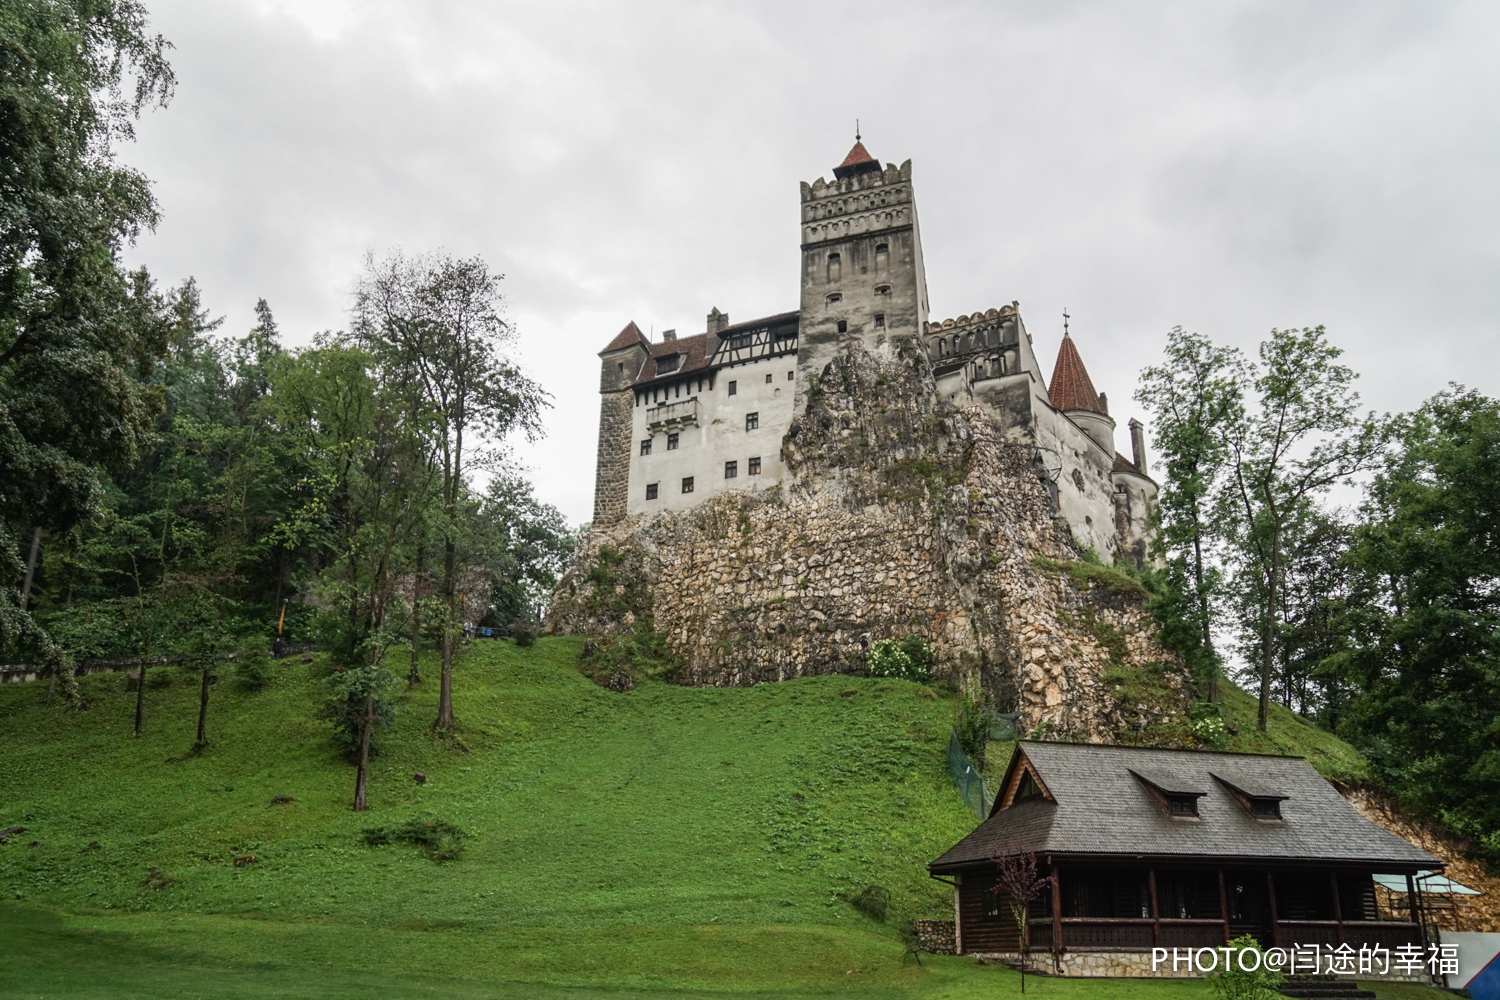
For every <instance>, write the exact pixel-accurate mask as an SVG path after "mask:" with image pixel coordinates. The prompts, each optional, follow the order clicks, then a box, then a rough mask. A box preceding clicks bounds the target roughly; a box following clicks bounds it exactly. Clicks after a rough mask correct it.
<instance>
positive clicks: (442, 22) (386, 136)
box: [123, 0, 1500, 521]
mask: <svg viewBox="0 0 1500 1000" xmlns="http://www.w3.org/2000/svg"><path fill="white" fill-rule="evenodd" d="M151 9H152V12H153V18H154V25H155V27H156V28H157V29H158V30H161V31H162V32H164V33H165V34H166V35H167V36H168V37H169V38H170V39H171V40H172V41H173V42H175V43H176V45H177V50H176V53H175V58H174V65H175V66H176V67H177V70H178V73H179V76H180V81H181V82H180V86H179V88H178V96H177V99H176V100H175V101H174V103H173V105H172V106H171V107H170V108H169V109H168V110H166V111H165V112H157V113H155V114H153V115H151V116H150V117H149V118H148V119H147V120H146V121H145V122H144V123H143V124H142V126H141V128H140V130H139V136H140V138H139V141H138V143H137V144H136V145H135V146H134V147H132V148H129V149H127V150H125V151H124V152H123V157H124V158H125V159H126V160H128V161H129V162H131V163H133V164H135V165H137V166H139V167H141V168H142V169H144V170H145V171H146V172H147V173H148V174H149V175H150V176H151V177H153V178H154V179H155V180H156V182H157V186H156V190H157V193H158V196H159V198H160V200H161V202H162V206H163V209H164V221H163V224H162V225H161V227H160V229H159V230H158V231H157V232H156V233H155V234H153V235H150V236H148V237H146V238H145V239H143V240H142V241H141V243H140V245H139V247H138V248H136V250H135V251H133V253H132V259H133V260H138V261H140V262H144V263H147V264H148V265H149V266H150V267H151V268H152V270H153V271H154V272H155V273H156V274H157V275H158V276H159V277H161V278H163V279H165V280H171V281H175V280H179V279H180V278H182V277H185V276H187V275H189V274H192V275H196V276H197V277H198V279H199V280H200V282H201V283H202V284H203V286H204V289H205V293H206V295H207V298H208V301H209V303H210V305H211V306H212V307H213V308H215V309H216V310H217V311H220V312H224V313H226V314H227V315H228V317H229V324H228V327H227V329H232V330H240V329H244V328H248V327H249V325H250V324H251V322H252V320H251V309H252V307H253V305H254V302H255V299H256V298H257V297H260V296H264V297H265V298H267V299H268V300H269V301H270V302H271V304H272V306H273V308H274V309H275V310H276V313H277V316H278V318H279V320H280V322H281V325H282V328H283V330H284V331H286V333H287V335H288V339H289V340H291V341H292V342H302V341H305V340H306V339H307V338H309V337H310V336H311V334H312V333H313V332H314V331H317V330H320V329H328V328H338V327H341V326H342V325H343V324H344V323H345V318H346V315H347V309H348V303H349V291H350V289H351V288H352V285H353V281H354V277H355V274H356V273H357V270H358V267H359V262H360V259H361V257H362V256H363V254H364V252H365V251H366V250H368V249H376V250H380V249H384V248H387V247H390V246H395V245H401V246H404V247H406V248H408V249H411V250H419V249H430V248H436V247H444V248H446V249H448V250H450V251H453V252H457V253H464V254H468V253H480V254H483V255H484V256H485V257H486V258H487V259H488V260H489V261H490V262H491V263H492V265H493V266H495V267H496V268H497V269H499V270H502V271H504V272H505V273H506V274H507V275H508V278H507V285H508V286H509V295H510V301H511V304H512V315H513V318H514V319H515V321H516V323H517V325H518V327H519V329H520V331H521V335H522V352H523V358H524V361H525V363H526V365H527V366H528V368H529V370H530V371H531V372H532V374H533V375H534V376H535V377H537V378H539V379H541V380H542V382H543V383H544V384H545V385H546V386H547V387H548V388H549V390H550V391H551V392H552V393H553V395H554V397H555V401H556V409H555V411H554V413H553V416H552V420H551V428H552V430H551V434H550V436H549V439H548V440H547V441H546V442H544V443H543V444H542V445H540V446H539V447H536V448H523V449H521V456H522V457H523V459H524V460H525V461H527V462H528V463H529V464H530V465H531V466H532V467H533V469H534V470H535V473H536V477H537V480H538V483H539V488H540V490H541V492H542V494H543V495H544V496H545V497H546V498H547V499H549V500H551V501H553V502H555V503H558V504H559V505H560V506H561V507H562V508H563V509H564V511H565V512H566V513H567V514H568V515H569V516H570V517H571V518H572V519H574V520H575V521H578V520H586V519H587V518H588V517H589V515H590V506H591V502H592V501H591V497H592V482H593V437H594V430H595V423H596V420H597V412H598V411H597V405H598V404H597V396H596V394H595V389H596V384H597V382H596V379H597V373H596V369H595V366H596V364H597V362H596V360H595V357H594V353H595V352H596V351H597V350H598V349H599V347H600V346H602V345H603V344H604V343H605V342H606V341H607V340H608V339H609V338H610V337H612V336H613V335H614V333H615V332H616V331H618V330H619V328H620V327H621V326H623V325H624V324H625V322H626V321H628V320H631V319H634V320H635V321H636V322H638V323H639V324H640V325H641V326H642V327H643V328H646V327H652V328H654V329H655V330H656V331H658V332H659V331H660V330H662V329H663V328H665V327H676V328H678V329H680V330H682V331H684V332H690V331H694V330H697V329H700V328H701V324H702V322H703V316H704V314H705V313H706V312H707V311H708V309H709V308H710V307H711V306H718V307H720V308H722V309H725V310H726V311H728V312H729V313H730V314H731V315H732V316H733V317H734V318H736V319H744V318H750V317H752V316H755V315H762V314H767V313H771V312H776V311H780V310H783V309H788V308H794V307H795V305H796V296H797V284H796V281H797V266H798V265H797V243H796V241H797V182H798V181H801V180H809V181H810V180H812V179H813V178H815V177H817V176H820V175H822V176H828V174H829V170H830V168H831V167H832V166H833V164H835V163H837V162H838V161H839V160H840V159H841V158H842V157H843V154H844V153H845V152H846V151H847V148H848V146H849V144H850V142H851V139H852V135H851V132H852V126H853V122H854V119H855V118H856V117H858V118H860V119H861V121H862V124H863V127H864V133H865V137H866V141H867V145H868V146H869V147H870V149H871V151H872V152H873V153H874V154H875V155H877V156H879V157H880V158H882V159H884V160H890V161H896V162H900V161H901V160H904V159H907V158H911V159H912V160H913V163H914V171H915V181H916V192H917V198H918V203H919V209H920V213H921V220H922V227H923V243H924V248H925V250H926V253H927V259H928V280H929V287H930V290H931V299H932V307H933V312H934V317H935V318H941V317H943V316H949V315H955V314H958V313H966V312H972V311H974V310H976V309H982V308H986V307H989V306H994V305H999V304H1000V303H1003V302H1009V301H1010V300H1011V299H1019V300H1020V301H1021V305H1022V311H1023V314H1024V315H1025V316H1026V317H1027V322H1028V325H1029V327H1030V328H1031V330H1032V332H1033V334H1034V335H1035V337H1036V339H1037V342H1038V349H1039V353H1040V354H1041V355H1042V357H1043V358H1044V359H1046V363H1048V364H1050V358H1051V355H1052V352H1053V351H1054V350H1055V345H1056V341H1057V338H1058V336H1059V335H1060V332H1061V331H1060V313H1061V310H1062V308H1063V306H1065V305H1066V306H1067V307H1069V310H1070V312H1071V313H1072V314H1073V316H1074V324H1073V329H1074V331H1075V334H1076V336H1077V337H1078V343H1079V346H1080V349H1081V350H1082V352H1083V354H1084V358H1085V360H1086V361H1087V363H1088V365H1089V367H1090V371H1091V372H1092V374H1093V376H1094V380H1095V382H1096V383H1097V384H1098V385H1099V387H1100V388H1101V389H1103V390H1105V391H1107V392H1109V394H1110V396H1111V397H1112V401H1113V408H1114V409H1115V410H1116V412H1117V413H1120V412H1122V411H1126V410H1128V409H1130V407H1129V406H1128V405H1127V403H1126V401H1127V399H1128V398H1129V396H1130V393H1131V391H1132V390H1133V387H1134V376H1135V374H1136V372H1138V371H1139V369H1140V367H1141V366H1142V365H1143V364H1145V363H1147V362H1149V361H1150V360H1152V359H1153V358H1154V357H1155V356H1156V354H1157V352H1158V350H1159V347H1160V344H1161V342H1162V340H1163V338H1164V335H1165V332H1166V330H1167V329H1168V328H1169V327H1170V326H1172V325H1173V324H1177V323H1181V324H1183V325H1185V326H1188V327H1191V328H1194V329H1198V330H1201V331H1202V332H1204V333H1207V334H1210V335H1212V336H1214V337H1216V338H1218V339H1221V340H1225V341H1229V342H1233V343H1236V344H1239V345H1241V346H1243V347H1245V348H1246V349H1248V350H1253V348H1254V345H1255V344H1256V343H1257V342H1258V341H1259V340H1260V339H1261V338H1262V337H1263V336H1264V335H1265V333H1266V331H1268V330H1269V329H1270V328H1271V327H1272V326H1303V325H1311V324H1315V323H1320V322H1321V323H1326V324H1327V325H1328V326H1329V329H1330V331H1331V333H1332V335H1333V337H1334V339H1335V340H1336V342H1338V343H1340V344H1341V345H1343V346H1344V347H1345V348H1346V349H1347V350H1348V359H1349V361H1350V363H1351V364H1352V365H1353V366H1354V367H1355V368H1356V369H1357V370H1359V371H1361V372H1363V373H1364V376H1365V378H1364V381H1363V386H1362V388H1363V390H1364V393H1365V397H1366V400H1367V402H1368V403H1369V404H1370V405H1371V406H1373V407H1376V408H1380V409H1400V408H1409V407H1411V406H1413V405H1415V404H1416V403H1418V402H1419V401H1420V400H1421V399H1422V398H1424V397H1426V396H1427V395H1430V394H1431V393H1433V392H1435V391H1437V390H1439V389H1441V388H1442V387H1443V385H1444V384H1445V383H1446V382H1447V381H1448V380H1450V379H1456V380H1459V381H1463V382H1465V383H1467V384H1469V385H1474V386H1477V387H1479V388H1480V389H1482V390H1484V391H1486V392H1490V393H1496V392H1500V360H1497V359H1500V350H1497V349H1500V333H1497V320H1496V317H1497V315H1500V301H1497V300H1500V285H1497V282H1496V281H1495V274H1496V264H1497V257H1500V240H1497V237H1496V235H1495V234H1496V233H1497V232H1500V225H1497V223H1500V219H1497V215H1500V211H1497V210H1500V195H1497V185H1496V184H1495V177H1496V176H1497V169H1496V168H1497V167H1500V149H1497V142H1500V138H1497V137H1500V130H1497V125H1500V108H1497V102H1496V100H1495V95H1496V94H1497V93H1500V86H1497V84H1500V79H1497V78H1500V13H1497V12H1496V10H1495V8H1493V6H1491V5H1486V4H1481V3H1472V4H1463V3H1453V4H1441V3H1429V4H1420V5H1419V4H1409V3H1369V2H1323V3H1261V2H1253V3H1252V2H1246V3H1238V4H1236V3H1224V4H1189V3H1154V4H1144V3H1141V4H1133V5H1132V4H1102V3H1100V4H1095V3H1081V2H1073V3H1041V2H1036V3H1007V4H1000V3H977V4H941V5H926V6H923V7H920V8H918V7H913V6H911V5H909V4H893V3H892V4H883V3H877V2H873V0H869V2H861V3H858V4H837V3H826V4H817V5H807V4H798V5H794V4H762V5H750V4H712V3H676V4H665V3H649V2H637V3H631V4H571V3H550V4H524V5H523V4H494V3H477V2H475V3H459V2H444V3H420V4H418V3H408V4H398V3H390V2H385V3H382V2H378V0H376V2H361V3H353V2H347V3H340V2H334V0H328V2H322V3H320V2H316V0H260V2H256V0H220V2H216V3H211V4H206V3H202V2H201V0H198V2H193V0H154V2H152V3H151Z"/></svg>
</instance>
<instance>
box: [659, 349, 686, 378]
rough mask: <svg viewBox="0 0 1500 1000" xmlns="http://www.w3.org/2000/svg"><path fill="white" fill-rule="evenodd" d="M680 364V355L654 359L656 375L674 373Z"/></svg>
mask: <svg viewBox="0 0 1500 1000" xmlns="http://www.w3.org/2000/svg"><path fill="white" fill-rule="evenodd" d="M681 364H682V355H681V354H668V355H667V356H666V357H663V358H657V359H656V374H658V375H666V374H668V373H670V372H675V371H676V370H677V368H678V366H679V365H681Z"/></svg>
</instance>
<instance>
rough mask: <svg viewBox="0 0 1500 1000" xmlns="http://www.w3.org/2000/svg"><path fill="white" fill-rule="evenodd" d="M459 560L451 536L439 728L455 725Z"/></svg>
mask: <svg viewBox="0 0 1500 1000" xmlns="http://www.w3.org/2000/svg"><path fill="white" fill-rule="evenodd" d="M456 560H457V551H456V546H455V545H454V543H453V540H452V539H451V538H450V539H448V541H447V542H446V543H445V544H444V546H443V604H444V606H445V611H446V613H445V615H444V619H445V620H444V622H443V679H442V683H441V684H440V685H439V687H438V717H437V721H436V722H434V723H433V726H434V728H437V729H451V728H452V727H453V628H454V624H455V619H456V617H457V612H458V609H457V608H456V607H455V606H454V605H455V603H456V602H455V601H454V590H455V589H456V588H455V585H454V584H455V581H454V579H453V576H454V568H455V567H454V563H455V562H456Z"/></svg>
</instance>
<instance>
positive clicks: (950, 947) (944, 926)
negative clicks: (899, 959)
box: [915, 920, 958, 955]
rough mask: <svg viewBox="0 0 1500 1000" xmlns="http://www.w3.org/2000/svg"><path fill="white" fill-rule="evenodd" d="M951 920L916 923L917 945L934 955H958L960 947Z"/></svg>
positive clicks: (919, 921)
mask: <svg viewBox="0 0 1500 1000" xmlns="http://www.w3.org/2000/svg"><path fill="white" fill-rule="evenodd" d="M953 928H954V923H953V921H951V920H918V921H916V928H915V929H916V933H917V944H918V945H920V946H921V948H922V950H923V951H925V952H928V953H930V954H933V955H956V954H958V946H957V942H956V938H955V937H954V933H953Z"/></svg>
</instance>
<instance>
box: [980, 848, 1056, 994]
mask: <svg viewBox="0 0 1500 1000" xmlns="http://www.w3.org/2000/svg"><path fill="white" fill-rule="evenodd" d="M994 861H995V864H996V865H998V866H999V868H1000V879H999V881H998V882H996V883H995V886H994V888H992V889H991V890H990V892H992V893H994V894H995V895H996V896H999V895H1000V893H1002V892H1003V893H1005V894H1006V895H1008V896H1009V897H1010V913H1011V916H1012V917H1014V918H1015V921H1016V932H1017V933H1018V934H1019V935H1020V937H1019V939H1018V943H1019V946H1020V952H1021V992H1022V993H1025V992H1026V957H1027V955H1029V954H1030V952H1031V946H1030V942H1029V941H1027V940H1026V917H1027V915H1028V912H1029V910H1030V909H1031V904H1032V902H1033V901H1034V900H1036V899H1038V898H1040V897H1041V895H1042V893H1043V892H1045V891H1047V890H1048V889H1049V888H1051V886H1052V883H1053V881H1054V880H1055V879H1056V878H1057V876H1056V875H1045V876H1044V875H1039V874H1037V870H1036V852H1035V851H1033V850H1030V849H1029V848H1027V846H1026V845H1025V844H1021V845H1020V846H1019V847H1017V848H1016V850H1015V851H1013V852H1010V853H1004V852H1002V851H1000V850H998V849H997V850H996V852H995V854H994ZM1053 919H1056V915H1055V914H1054V917H1053Z"/></svg>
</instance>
